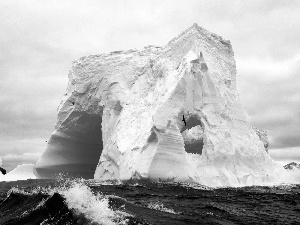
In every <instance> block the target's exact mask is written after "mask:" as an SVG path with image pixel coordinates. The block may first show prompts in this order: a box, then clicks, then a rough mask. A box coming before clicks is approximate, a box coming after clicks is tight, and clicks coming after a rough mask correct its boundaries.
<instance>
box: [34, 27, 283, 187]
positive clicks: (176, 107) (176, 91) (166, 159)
mask: <svg viewBox="0 0 300 225" xmlns="http://www.w3.org/2000/svg"><path fill="white" fill-rule="evenodd" d="M260 137H261V136H260ZM48 143H49V144H48V148H47V149H46V151H45V152H44V154H43V155H42V156H41V158H40V159H39V160H38V162H37V164H36V174H37V176H38V177H42V178H45V177H46V178H49V177H53V176H54V175H55V174H57V173H59V172H67V173H69V174H70V175H76V176H77V175H80V176H83V177H85V178H93V177H94V178H95V179H100V180H108V179H117V180H130V179H147V180H151V181H178V182H183V181H191V182H198V183H202V184H205V185H209V186H238V185H252V184H261V183H267V182H273V181H276V180H278V179H279V178H278V174H279V173H280V172H282V171H283V170H284V169H283V168H282V167H281V166H280V165H278V164H276V163H274V162H273V160H272V159H271V158H270V156H269V155H268V154H267V153H266V151H265V149H264V143H263V142H262V141H261V140H260V139H259V136H258V135H257V134H256V133H255V131H254V130H253V129H252V127H251V125H250V123H249V118H248V116H247V114H246V113H245V111H244V110H243V109H242V107H241V104H240V101H239V96H238V92H237V89H236V66H235V61H234V56H233V51H232V47H231V44H230V42H229V41H226V40H224V39H222V38H221V37H219V36H217V35H215V34H212V33H210V32H208V31H206V30H205V29H203V28H201V27H199V26H198V25H197V24H195V25H193V26H192V27H191V28H189V29H187V30H186V31H184V32H183V33H182V34H180V35H179V36H178V37H177V38H174V39H173V40H171V41H170V42H169V43H168V44H167V45H166V46H165V47H155V46H148V47H145V48H144V49H142V50H128V51H118V52H112V53H109V54H102V55H92V56H87V57H83V58H80V59H79V60H77V61H75V62H74V63H73V66H72V68H71V70H70V72H69V84H68V87H67V93H66V94H65V96H64V97H63V100H62V102H61V104H60V106H59V108H58V121H57V123H56V127H55V131H54V133H53V134H52V136H51V138H50V140H49V142H48Z"/></svg>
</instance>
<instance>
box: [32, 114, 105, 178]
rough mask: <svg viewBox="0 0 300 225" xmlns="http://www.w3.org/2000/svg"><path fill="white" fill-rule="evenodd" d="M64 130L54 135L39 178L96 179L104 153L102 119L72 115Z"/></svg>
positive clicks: (38, 170) (38, 167) (41, 162)
mask: <svg viewBox="0 0 300 225" xmlns="http://www.w3.org/2000/svg"><path fill="white" fill-rule="evenodd" d="M63 123H64V124H63V125H64V126H63V128H61V129H58V130H56V131H54V132H53V134H52V135H51V137H50V140H49V142H48V146H47V149H46V151H45V152H44V154H43V155H42V157H41V158H40V159H39V160H38V162H37V164H36V166H35V169H36V174H37V176H38V178H55V177H56V176H57V175H58V174H59V173H63V174H66V175H68V176H70V177H82V178H85V179H90V178H93V176H94V173H95V169H96V166H97V163H98V161H99V158H100V156H101V153H102V149H103V143H102V131H101V123H102V115H94V114H88V113H83V112H72V113H71V114H70V115H69V117H68V118H67V120H66V121H64V122H63Z"/></svg>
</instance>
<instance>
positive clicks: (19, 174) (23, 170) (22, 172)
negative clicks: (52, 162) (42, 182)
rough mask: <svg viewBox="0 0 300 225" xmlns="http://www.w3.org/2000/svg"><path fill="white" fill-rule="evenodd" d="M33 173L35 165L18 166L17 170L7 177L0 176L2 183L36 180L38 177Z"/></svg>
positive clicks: (6, 175)
mask: <svg viewBox="0 0 300 225" xmlns="http://www.w3.org/2000/svg"><path fill="white" fill-rule="evenodd" d="M33 171H34V164H22V165H18V166H17V167H16V168H15V169H13V170H12V171H10V172H9V173H7V174H5V175H2V174H0V181H17V180H28V179H36V176H35V175H34V173H33Z"/></svg>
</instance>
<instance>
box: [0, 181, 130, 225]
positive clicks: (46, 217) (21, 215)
mask: <svg viewBox="0 0 300 225" xmlns="http://www.w3.org/2000/svg"><path fill="white" fill-rule="evenodd" d="M0 211H1V216H0V224H10V225H13V224H16V225H17V224H18V225H19V224H42V225H46V224H94V225H96V224H104V225H113V224H127V222H128V221H129V217H130V216H131V215H130V214H128V213H125V212H122V211H120V210H113V207H112V205H111V204H110V200H109V199H108V198H107V197H106V196H104V195H102V194H101V193H96V194H94V193H93V192H92V191H91V189H90V188H89V187H88V186H87V185H85V184H84V181H83V180H65V181H64V182H61V183H60V185H59V186H58V187H54V188H51V187H47V188H45V187H43V188H41V187H37V188H35V189H33V190H31V191H30V192H27V191H25V190H23V189H21V188H18V187H13V188H11V189H10V190H9V191H8V192H7V197H6V198H5V200H4V201H3V202H2V203H1V204H0Z"/></svg>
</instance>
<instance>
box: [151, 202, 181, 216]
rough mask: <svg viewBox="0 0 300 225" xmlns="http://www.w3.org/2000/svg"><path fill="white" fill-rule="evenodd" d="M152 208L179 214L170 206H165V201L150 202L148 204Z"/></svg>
mask: <svg viewBox="0 0 300 225" xmlns="http://www.w3.org/2000/svg"><path fill="white" fill-rule="evenodd" d="M147 207H148V208H150V209H155V210H158V211H162V212H168V213H172V214H177V213H176V212H175V211H174V210H173V209H171V208H170V207H165V206H164V204H163V203H161V202H159V201H156V202H150V203H149V204H148V206H147Z"/></svg>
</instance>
